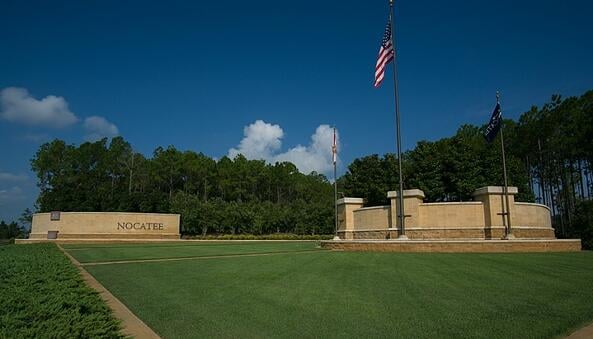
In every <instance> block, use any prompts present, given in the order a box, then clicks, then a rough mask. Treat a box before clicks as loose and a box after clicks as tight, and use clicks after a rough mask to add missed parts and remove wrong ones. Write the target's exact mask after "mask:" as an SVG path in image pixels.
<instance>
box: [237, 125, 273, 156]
mask: <svg viewBox="0 0 593 339" xmlns="http://www.w3.org/2000/svg"><path fill="white" fill-rule="evenodd" d="M243 135H244V137H243V140H241V143H239V145H238V146H237V148H231V149H230V150H229V157H230V158H234V157H235V156H237V155H238V154H239V153H241V154H243V155H244V156H245V157H246V158H247V159H265V160H268V159H270V158H271V157H272V155H273V153H274V152H276V151H278V150H279V149H280V147H281V146H282V140H281V139H282V137H283V136H284V132H283V131H282V128H280V126H278V125H272V124H268V123H267V122H264V121H263V120H257V121H256V122H254V123H253V124H251V125H249V126H245V128H243Z"/></svg>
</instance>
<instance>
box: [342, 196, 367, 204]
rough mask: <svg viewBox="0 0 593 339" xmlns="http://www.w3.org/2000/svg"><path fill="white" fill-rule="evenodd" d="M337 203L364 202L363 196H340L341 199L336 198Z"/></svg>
mask: <svg viewBox="0 0 593 339" xmlns="http://www.w3.org/2000/svg"><path fill="white" fill-rule="evenodd" d="M337 203H338V205H343V204H360V205H362V204H364V199H363V198H342V199H338V201H337Z"/></svg>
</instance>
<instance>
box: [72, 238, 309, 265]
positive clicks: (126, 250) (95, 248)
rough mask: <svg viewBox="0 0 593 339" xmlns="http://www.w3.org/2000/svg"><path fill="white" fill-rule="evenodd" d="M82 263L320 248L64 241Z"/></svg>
mask: <svg viewBox="0 0 593 339" xmlns="http://www.w3.org/2000/svg"><path fill="white" fill-rule="evenodd" d="M63 247H64V248H65V249H66V250H68V251H69V253H70V254H71V255H72V256H73V257H74V258H76V260H78V261H79V262H81V263H93V262H106V261H127V260H143V259H166V258H187V257H208V256H223V255H236V254H256V253H276V252H299V251H314V250H318V248H316V247H317V243H316V242H301V241H286V242H285V241H234V242H233V241H227V242H219V241H212V242H189V241H188V242H172V243H152V244H150V243H140V244H95V245H88V244H87V245H81V244H77V245H76V244H71V245H63Z"/></svg>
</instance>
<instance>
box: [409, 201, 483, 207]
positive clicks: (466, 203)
mask: <svg viewBox="0 0 593 339" xmlns="http://www.w3.org/2000/svg"><path fill="white" fill-rule="evenodd" d="M483 204H484V203H483V202H481V201H447V202H425V203H422V204H420V206H442V205H449V206H454V205H483Z"/></svg>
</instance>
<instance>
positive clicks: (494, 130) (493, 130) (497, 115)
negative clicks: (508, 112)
mask: <svg viewBox="0 0 593 339" xmlns="http://www.w3.org/2000/svg"><path fill="white" fill-rule="evenodd" d="M501 124H502V112H501V111H500V104H499V103H496V107H494V112H492V116H491V117H490V122H489V123H488V126H486V130H485V131H484V138H486V141H488V142H492V141H493V140H494V138H496V135H497V134H498V131H499V130H500V125H501Z"/></svg>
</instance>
